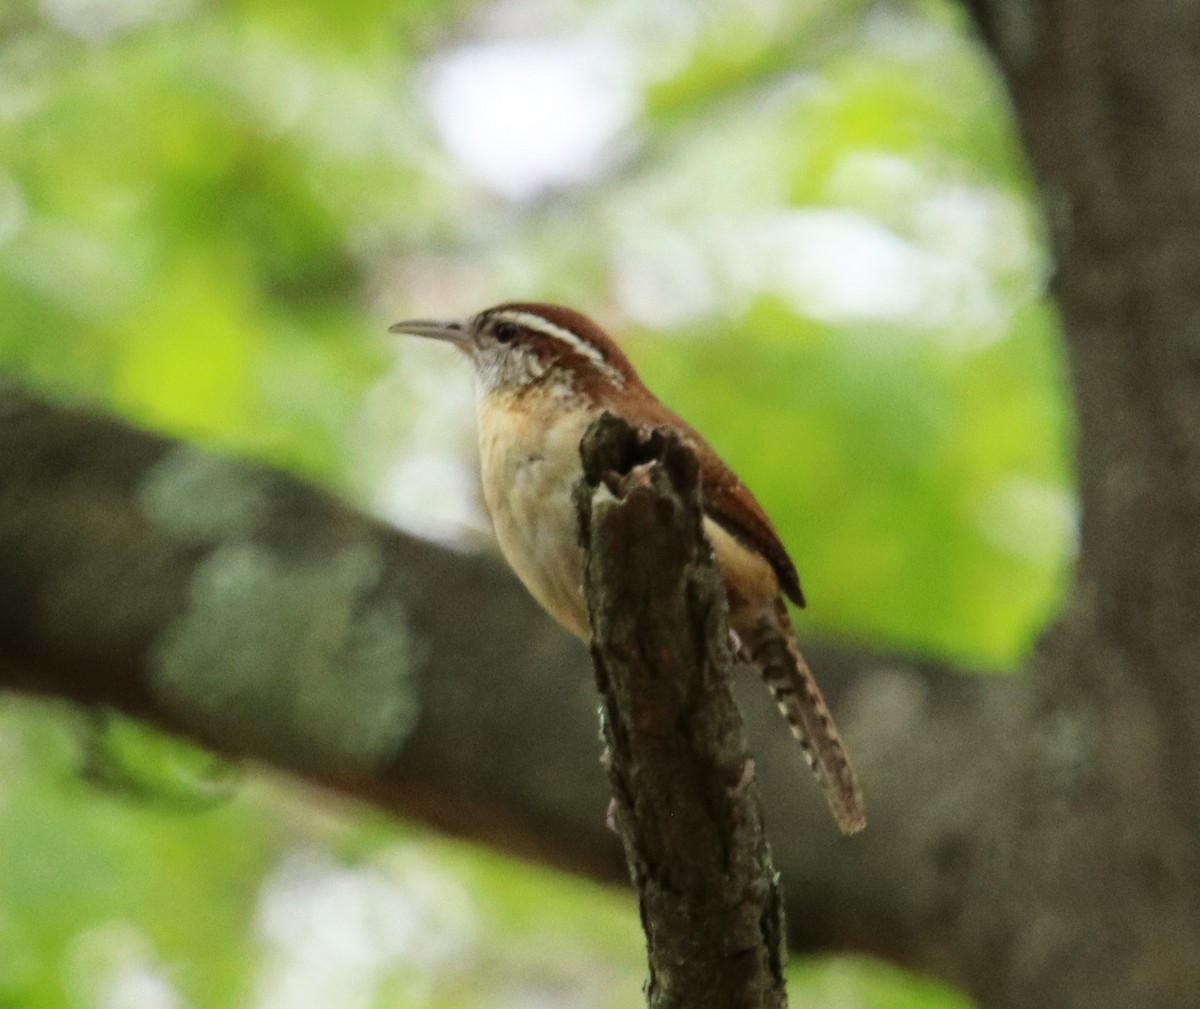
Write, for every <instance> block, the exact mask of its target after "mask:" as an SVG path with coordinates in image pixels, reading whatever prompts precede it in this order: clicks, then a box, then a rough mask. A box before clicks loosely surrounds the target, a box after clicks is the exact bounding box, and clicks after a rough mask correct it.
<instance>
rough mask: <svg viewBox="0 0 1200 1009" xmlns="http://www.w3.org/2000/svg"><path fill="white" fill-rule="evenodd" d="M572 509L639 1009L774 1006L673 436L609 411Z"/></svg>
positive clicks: (757, 837) (773, 891)
mask: <svg viewBox="0 0 1200 1009" xmlns="http://www.w3.org/2000/svg"><path fill="white" fill-rule="evenodd" d="M581 452H582V457H583V464H584V472H585V474H586V479H584V480H581V481H580V483H579V486H578V487H577V494H576V500H577V505H578V509H579V521H580V530H581V537H582V540H583V545H584V547H585V549H586V551H587V563H586V567H585V579H584V580H585V585H586V589H587V596H588V609H589V612H590V616H591V624H592V629H593V639H592V660H593V662H594V664H595V670H596V683H597V686H598V688H599V690H600V694H601V697H602V698H603V709H602V710H603V714H604V717H603V719H602V721H603V724H604V737H605V740H606V742H607V745H608V758H609V759H608V773H609V781H610V783H611V785H612V789H613V795H614V798H613V803H612V807H611V808H612V820H613V822H614V824H615V827H616V830H617V832H618V833H619V834H620V835H621V840H622V841H623V842H624V846H625V858H626V861H627V862H628V864H629V870H630V874H631V876H632V877H633V880H634V883H635V884H636V886H637V889H638V898H639V904H640V907H641V917H642V927H643V929H645V932H646V944H647V950H648V954H649V960H650V979H649V982H648V984H647V987H646V995H647V1002H648V1004H649V1006H650V1007H651V1009H679V1007H684V1006H686V1007H689V1009H737V1007H744V1009H769V1007H782V1006H785V1005H786V1004H787V996H786V992H785V988H784V980H783V966H782V960H783V957H782V951H783V939H784V927H783V903H782V898H781V895H780V891H779V885H778V880H777V877H776V874H775V870H774V867H773V866H772V864H771V853H770V849H769V847H768V846H767V840H766V836H765V835H764V833H763V823H762V808H761V803H760V800H759V790H758V784H757V782H756V781H755V775H754V762H753V761H752V760H751V759H750V757H749V754H748V753H747V750H746V742H745V738H744V736H743V732H742V720H741V716H740V715H739V714H738V710H737V705H736V703H735V702H734V699H733V694H732V693H731V691H730V684H731V680H732V671H733V666H734V659H733V652H732V648H731V646H730V635H729V622H728V607H727V605H726V601H725V588H724V585H723V583H722V581H721V577H720V574H719V573H718V572H717V570H716V565H715V563H714V561H713V557H712V549H711V547H709V545H708V541H707V540H706V539H705V536H704V532H703V528H702V526H701V515H702V512H701V501H700V483H699V469H698V466H697V463H696V458H695V456H694V455H693V454H692V453H691V451H690V450H689V449H687V448H685V447H684V446H683V445H682V444H681V443H680V442H679V441H678V439H677V438H674V437H672V436H670V435H664V434H661V433H655V434H653V435H647V436H645V437H642V436H641V435H640V434H639V432H637V431H635V430H634V429H633V428H631V427H629V426H628V425H627V424H626V423H625V422H623V421H621V420H618V419H617V418H615V417H613V416H612V415H610V414H605V415H604V416H603V417H602V418H601V419H600V420H599V421H597V422H596V423H594V424H593V425H592V426H591V427H590V428H589V429H588V432H587V434H586V435H585V436H584V439H583V445H582V449H581Z"/></svg>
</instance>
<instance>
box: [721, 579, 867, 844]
mask: <svg viewBox="0 0 1200 1009" xmlns="http://www.w3.org/2000/svg"><path fill="white" fill-rule="evenodd" d="M739 636H740V637H741V641H742V645H743V647H744V648H745V650H746V653H747V654H748V656H749V658H750V660H751V661H752V662H753V663H754V665H756V666H757V667H758V668H759V670H760V672H761V673H762V678H763V682H764V683H766V685H767V689H768V690H770V691H771V695H772V696H773V697H774V698H775V703H776V704H778V705H779V710H780V711H781V712H782V713H783V717H784V718H786V719H787V723H788V725H789V726H790V727H791V730H792V735H794V736H795V737H796V739H797V740H799V742H800V746H801V748H802V749H803V750H804V756H805V758H806V759H807V760H808V765H809V767H811V768H812V769H813V773H814V774H816V776H817V781H818V782H819V783H820V785H821V788H822V790H823V791H824V792H825V801H826V802H827V803H828V804H829V811H830V812H831V813H832V814H833V818H834V820H835V821H836V822H837V825H838V827H839V828H840V829H841V831H842V833H843V834H856V833H858V831H860V830H862V829H863V827H865V826H866V825H867V812H866V807H865V806H864V805H863V798H862V792H861V791H860V789H859V787H858V778H857V777H856V776H855V774H854V768H853V767H852V766H851V765H850V758H849V756H848V755H847V753H846V748H845V746H843V745H842V738H841V736H840V735H839V734H838V730H837V726H836V725H834V723H833V716H832V715H831V714H830V712H829V708H828V707H827V706H826V704H825V699H824V698H823V697H822V696H821V691H820V689H819V688H818V687H817V681H816V680H815V679H814V678H813V674H812V671H811V670H810V669H809V668H808V663H807V662H805V661H804V656H803V655H801V654H800V647H799V645H798V644H797V643H796V635H795V634H794V633H793V631H792V622H791V620H790V619H789V618H788V614H787V609H786V607H785V606H784V603H783V600H782V599H780V600H779V601H778V603H777V606H776V612H775V618H774V619H771V617H770V616H768V615H766V614H764V615H763V616H762V617H760V618H759V619H758V620H756V621H755V623H754V624H753V625H752V626H750V627H749V628H746V632H745V633H741V632H739Z"/></svg>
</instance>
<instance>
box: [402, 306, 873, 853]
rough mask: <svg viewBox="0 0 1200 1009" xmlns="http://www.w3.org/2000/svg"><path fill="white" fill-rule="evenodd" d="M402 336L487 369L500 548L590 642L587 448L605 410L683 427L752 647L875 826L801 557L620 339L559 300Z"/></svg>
mask: <svg viewBox="0 0 1200 1009" xmlns="http://www.w3.org/2000/svg"><path fill="white" fill-rule="evenodd" d="M391 332H393V333H407V334H411V335H413V336H425V337H432V338H433V339H435V340H444V341H446V342H447V343H452V344H454V345H455V346H456V347H458V348H459V349H460V350H462V351H463V352H465V353H466V355H467V356H468V357H469V358H470V359H471V362H472V363H473V364H474V366H475V385H476V393H477V406H476V413H477V419H478V425H479V450H480V457H481V461H482V468H483V496H484V502H485V504H486V505H487V508H488V511H489V512H490V513H491V517H492V522H493V524H494V526H495V530H496V538H497V540H498V541H499V543H500V549H501V550H502V551H503V553H504V556H505V557H506V558H507V560H508V562H509V564H511V565H512V568H513V570H514V571H515V572H516V573H517V577H519V578H520V579H521V581H522V582H524V584H525V587H526V588H527V589H528V590H529V591H530V592H531V593H532V594H533V597H534V598H535V599H536V600H537V601H538V602H539V603H540V604H541V605H542V607H543V608H544V609H545V610H546V611H547V612H548V613H549V614H550V615H551V616H552V617H554V618H555V619H556V620H557V621H558V622H559V623H560V624H562V625H563V627H565V628H566V629H567V630H568V631H570V632H571V633H572V634H574V635H576V636H577V637H579V638H582V639H583V640H584V641H585V642H586V641H588V640H589V638H590V637H591V631H590V628H589V625H588V611H587V601H586V600H585V598H584V594H583V554H582V550H581V548H580V546H579V542H578V535H577V529H576V523H577V519H576V513H575V506H574V504H573V503H572V498H571V491H572V487H573V486H574V484H575V482H576V481H577V480H578V479H579V477H580V475H581V474H582V464H581V462H580V458H579V443H580V440H581V439H582V437H583V433H584V431H585V430H586V428H587V426H588V425H589V424H590V423H591V422H592V421H593V420H595V419H596V418H597V417H599V416H600V414H601V413H603V412H604V411H605V410H608V411H610V412H611V413H613V414H616V415H617V416H620V417H622V418H623V419H624V420H625V421H627V422H628V423H629V424H631V425H633V426H635V427H642V426H644V427H669V428H673V429H674V430H675V431H676V432H677V433H678V434H679V435H680V436H681V437H682V439H683V440H684V442H685V443H686V444H688V445H689V446H690V447H691V448H692V450H693V451H694V452H695V453H696V457H697V459H698V461H699V464H700V482H701V488H702V491H703V496H704V531H705V533H706V534H707V536H708V538H709V540H710V542H711V543H712V546H713V551H714V553H715V555H716V560H717V564H718V566H719V568H720V571H721V575H722V579H723V580H724V582H725V591H726V594H727V596H728V598H729V622H730V627H731V628H732V630H733V631H734V633H735V635H736V636H737V639H738V641H739V643H740V647H741V650H742V653H743V654H744V655H745V656H746V657H747V658H748V659H749V660H750V662H751V663H752V664H754V665H756V666H757V667H758V668H759V670H760V671H761V672H762V676H763V679H764V681H765V682H766V685H767V687H768V688H769V689H770V691H771V693H772V694H773V695H774V697H775V701H776V703H777V704H778V705H779V709H780V710H781V711H782V712H783V715H784V717H785V718H786V719H787V722H788V725H789V726H790V727H791V730H792V733H793V734H794V735H795V736H796V738H797V739H798V740H799V741H800V745H801V746H802V747H803V749H804V752H805V756H806V757H807V758H808V762H809V765H810V766H811V767H812V768H813V771H814V772H815V773H816V776H817V780H818V781H819V782H820V784H821V786H822V788H823V789H824V791H825V798H826V801H827V802H828V804H829V808H830V810H831V812H832V813H833V817H834V819H835V820H836V821H837V824H838V826H839V827H840V828H841V830H842V831H843V832H844V833H847V834H852V833H855V832H856V831H859V830H861V829H862V828H863V826H864V825H865V824H866V816H865V811H864V808H863V802H862V795H861V792H860V791H859V787H858V781H857V779H856V778H855V774H854V769H853V768H852V767H851V765H850V761H849V758H848V757H847V755H846V750H845V747H844V746H843V745H842V740H841V737H840V736H839V735H838V731H837V728H836V727H835V726H834V723H833V717H832V716H831V715H830V713H829V709H828V708H827V707H826V705H825V701H824V699H823V698H822V696H821V692H820V690H819V689H818V688H817V684H816V681H815V680H814V679H813V675H812V672H811V671H810V670H809V668H808V664H807V663H806V662H805V661H804V657H803V656H802V655H801V653H800V649H799V647H798V646H797V644H796V637H795V634H794V633H793V631H792V624H791V620H790V618H789V617H788V612H787V608H786V605H785V603H784V596H785V595H786V596H787V598H789V599H791V600H792V601H793V602H794V603H796V604H797V605H798V606H803V605H804V596H803V594H802V593H801V591H800V581H799V578H798V577H797V575H796V569H795V567H794V565H793V564H792V561H791V559H790V558H789V557H788V554H787V551H786V550H785V549H784V546H783V544H782V543H781V542H780V540H779V536H778V534H777V533H776V532H775V528H774V527H773V526H772V525H771V520H770V519H769V518H767V515H766V513H765V512H764V511H763V510H762V508H761V507H760V505H759V504H758V502H757V501H756V500H755V499H754V497H753V495H751V493H750V491H749V490H748V489H747V488H746V487H745V485H744V484H743V483H742V482H741V480H739V479H738V477H737V475H736V474H735V473H734V472H733V471H732V470H731V469H730V468H729V467H728V466H726V465H725V463H723V462H722V461H721V460H720V458H718V456H717V454H716V452H714V451H713V450H712V448H711V447H710V446H709V444H708V443H707V442H706V441H705V440H704V439H703V438H702V437H701V436H700V435H699V434H698V433H697V432H696V431H695V430H694V429H693V428H692V427H691V426H690V425H688V424H687V423H686V422H685V421H683V420H681V419H680V418H679V417H677V416H676V415H675V414H674V413H672V412H671V411H670V410H668V409H667V408H666V407H665V406H664V405H663V404H662V403H661V402H659V400H658V399H657V397H655V395H654V394H653V393H652V392H651V391H650V390H649V389H647V388H646V386H645V385H643V384H642V381H641V379H639V378H638V376H637V373H636V372H635V371H634V370H633V365H631V364H630V363H629V360H628V358H626V357H625V355H624V354H623V353H622V352H621V350H620V348H619V347H617V345H616V344H615V343H614V342H613V340H612V339H611V338H610V337H609V336H608V335H607V334H606V333H605V332H604V331H603V330H602V329H601V328H600V327H599V326H597V325H596V324H595V323H594V322H592V321H591V320H590V319H588V318H587V317H586V316H584V315H581V314H580V313H578V312H575V311H572V310H571V309H569V308H561V307H558V306H555V305H541V304H525V303H510V304H504V305H498V306H496V307H495V308H489V309H487V310H486V311H483V312H480V313H479V314H478V315H476V316H474V317H473V318H471V319H467V320H463V321H450V322H433V321H428V320H412V321H409V322H398V323H396V324H395V325H394V326H392V327H391Z"/></svg>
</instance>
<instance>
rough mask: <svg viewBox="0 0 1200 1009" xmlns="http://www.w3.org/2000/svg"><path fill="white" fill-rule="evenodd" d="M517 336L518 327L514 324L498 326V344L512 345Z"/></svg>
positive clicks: (496, 331)
mask: <svg viewBox="0 0 1200 1009" xmlns="http://www.w3.org/2000/svg"><path fill="white" fill-rule="evenodd" d="M516 335H517V326H516V324H515V323H512V322H500V323H497V324H496V329H495V336H496V342H497V343H512V341H513V339H514V338H515V337H516Z"/></svg>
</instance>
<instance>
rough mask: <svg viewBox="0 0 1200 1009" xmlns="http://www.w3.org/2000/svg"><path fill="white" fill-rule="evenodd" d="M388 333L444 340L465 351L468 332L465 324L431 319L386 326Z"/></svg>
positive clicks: (412, 320)
mask: <svg viewBox="0 0 1200 1009" xmlns="http://www.w3.org/2000/svg"><path fill="white" fill-rule="evenodd" d="M388 332H389V333H405V334H407V335H408V336H427V337H429V338H430V339H431V340H445V341H446V342H447V343H453V344H455V345H456V346H458V347H461V348H463V349H466V346H467V341H468V339H469V338H470V332H469V330H468V328H467V326H466V324H465V323H462V322H458V321H454V322H439V321H436V320H433V319H409V320H408V321H407V322H397V323H393V324H392V325H390V326H388Z"/></svg>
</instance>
